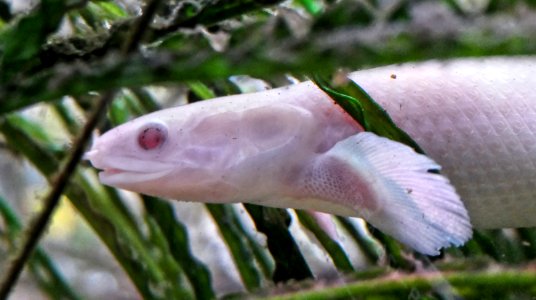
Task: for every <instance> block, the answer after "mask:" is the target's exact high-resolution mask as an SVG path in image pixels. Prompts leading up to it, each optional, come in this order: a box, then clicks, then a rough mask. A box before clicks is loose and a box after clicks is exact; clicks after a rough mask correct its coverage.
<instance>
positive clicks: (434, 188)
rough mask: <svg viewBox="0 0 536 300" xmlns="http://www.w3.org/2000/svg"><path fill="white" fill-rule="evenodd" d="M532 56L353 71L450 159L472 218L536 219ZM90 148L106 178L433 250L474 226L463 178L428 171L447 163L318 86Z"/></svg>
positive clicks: (122, 131)
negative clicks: (345, 219)
mask: <svg viewBox="0 0 536 300" xmlns="http://www.w3.org/2000/svg"><path fill="white" fill-rule="evenodd" d="M534 65H535V60H534V59H529V58H518V59H514V58H509V59H500V58H497V59H490V60H487V61H478V60H460V61H454V62H450V63H434V62H429V63H424V64H416V65H403V66H389V67H382V68H377V69H372V70H366V71H360V72H356V73H352V74H350V78H351V79H352V80H354V81H356V82H357V83H359V84H360V85H361V86H362V87H363V88H364V89H365V90H366V91H367V92H368V93H369V94H370V95H371V96H372V97H373V98H374V99H375V100H376V101H378V102H379V103H380V104H381V105H382V106H383V107H384V108H385V109H386V110H387V111H388V113H389V114H390V115H391V116H392V117H393V119H394V121H395V122H396V123H397V124H398V125H399V126H400V127H401V128H403V129H404V130H405V131H407V132H408V133H409V134H410V135H411V136H412V137H413V138H414V139H415V140H416V141H417V142H418V143H419V144H420V146H421V147H422V148H423V149H424V150H425V152H426V153H427V154H428V155H429V156H430V157H431V158H432V159H434V160H435V161H436V162H437V163H439V165H441V166H442V167H443V168H442V174H445V175H446V176H447V177H448V178H449V179H450V180H451V182H452V183H453V185H454V186H455V187H456V189H457V191H458V193H459V194H460V195H461V199H462V200H463V204H465V207H467V209H468V212H469V214H470V216H471V222H472V223H473V224H474V225H476V226H478V227H483V228H497V227H513V226H534V225H536V218H534V217H532V216H534V215H536V204H534V203H535V202H533V201H532V199H535V197H536V190H535V189H533V186H535V184H536V180H535V179H533V178H534V177H535V176H533V175H534V170H535V169H536V168H534V165H535V160H536V158H535V153H536V137H535V136H534V133H536V112H535V108H536V93H535V88H534V87H536V79H534V78H535V77H534V76H531V75H532V72H533V70H534V69H535V68H534V67H532V68H531V66H534ZM393 75H396V76H393ZM87 158H88V159H90V160H91V162H92V164H93V165H94V166H95V167H96V168H99V169H103V170H104V171H103V172H101V173H100V179H101V181H102V182H103V183H105V184H108V185H112V186H116V187H120V188H124V189H128V190H131V191H136V192H140V193H145V194H151V195H156V196H162V197H166V198H171V199H180V200H189V201H199V202H220V203H228V202H252V203H257V204H263V205H268V206H275V207H291V208H299V209H311V210H316V211H321V212H327V213H332V214H338V215H345V216H360V217H363V218H365V219H367V220H368V221H369V222H371V223H372V224H373V225H375V226H376V227H378V228H380V229H381V230H383V231H385V232H386V233H388V234H391V235H393V236H394V237H396V238H398V239H399V240H401V241H402V242H404V243H406V244H408V245H410V246H412V247H413V248H415V249H417V250H418V251H421V252H423V253H427V254H437V253H438V252H437V249H439V248H441V247H446V246H449V245H451V244H454V245H460V244H462V243H463V242H464V241H465V240H467V239H468V238H469V237H470V236H471V225H470V223H469V217H468V216H467V212H466V210H465V208H464V205H463V204H462V202H461V201H460V197H459V196H458V194H457V193H456V192H455V190H454V188H453V187H452V186H451V185H450V183H449V181H448V180H447V179H446V178H445V177H443V176H439V175H435V174H431V173H428V172H427V170H428V169H439V168H440V167H439V165H438V164H437V163H436V162H434V161H432V160H431V159H429V158H427V157H425V156H422V155H418V154H416V153H415V152H413V151H412V150H411V149H409V148H407V147H405V146H403V145H401V144H398V143H396V142H393V141H389V140H387V139H383V138H379V137H377V136H375V135H373V134H368V133H362V128H361V126H359V124H357V123H356V122H355V121H354V120H352V119H351V118H350V117H349V116H348V115H347V114H346V113H345V112H344V111H343V110H342V109H341V108H339V107H338V106H336V105H335V104H334V103H333V101H332V100H331V99H330V98H329V97H328V96H327V95H325V94H324V93H323V92H322V91H321V90H319V89H318V88H317V87H316V86H315V85H314V84H312V83H310V82H304V83H301V84H297V85H293V86H289V87H283V88H279V89H273V90H268V91H263V92H259V93H255V94H244V95H236V96H230V97H223V98H218V99H213V100H208V101H203V102H198V103H195V104H191V105H187V106H182V107H177V108H171V109H167V110H162V111H159V112H155V113H153V114H149V115H146V116H143V117H140V118H138V119H135V120H133V121H131V122H128V123H126V124H124V125H122V126H119V127H117V128H115V129H114V130H112V131H110V132H108V133H106V134H104V135H103V136H101V137H100V138H99V139H98V140H97V141H96V142H95V144H94V146H93V148H92V149H91V151H90V152H88V154H87Z"/></svg>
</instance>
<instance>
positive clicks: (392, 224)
mask: <svg viewBox="0 0 536 300" xmlns="http://www.w3.org/2000/svg"><path fill="white" fill-rule="evenodd" d="M324 156H325V157H323V160H324V163H323V164H321V165H323V167H324V168H332V170H328V171H326V172H324V173H326V174H329V173H331V174H341V173H342V174H346V179H345V180H346V181H348V180H352V181H353V182H355V186H358V187H360V191H359V193H361V197H362V198H363V199H361V200H360V201H358V202H357V203H356V205H353V207H354V208H355V209H357V210H360V211H358V212H357V213H358V214H359V215H360V216H362V217H363V218H364V219H365V220H367V221H368V222H369V223H370V224H372V225H373V226H375V227H376V228H378V229H380V230H382V231H383V232H385V233H386V234H389V235H391V236H393V237H394V238H396V239H398V240H399V241H401V242H402V243H404V244H406V245H408V246H410V247H412V248H413V249H415V250H417V251H419V252H421V253H424V254H428V255H437V254H439V249H441V248H443V247H448V246H450V245H454V246H460V245H462V244H463V243H465V242H466V241H467V240H468V239H469V238H470V237H471V235H472V229H471V224H470V221H469V216H468V214H467V211H466V209H465V207H464V205H463V203H462V201H461V200H460V197H459V196H458V194H457V193H456V191H455V189H454V187H453V186H452V185H451V184H450V182H449V180H448V179H447V178H446V177H445V176H443V175H440V174H437V173H433V172H430V170H439V169H440V166H439V165H438V164H437V163H436V162H434V161H433V160H432V159H430V158H429V157H427V156H425V155H422V154H418V153H416V152H415V151H414V150H413V149H412V148H410V147H408V146H406V145H404V144H401V143H398V142H395V141H392V140H389V139H387V138H384V137H379V136H377V135H375V134H373V133H370V132H362V133H359V134H357V135H354V136H351V137H349V138H347V139H345V140H343V141H340V142H338V143H337V144H336V145H335V146H334V147H333V148H332V149H330V150H329V151H328V152H327V153H326V154H324ZM339 194H341V193H339ZM337 201H340V202H341V203H338V204H344V205H349V204H350V205H351V202H350V203H349V202H348V199H338V200H335V201H334V202H337Z"/></svg>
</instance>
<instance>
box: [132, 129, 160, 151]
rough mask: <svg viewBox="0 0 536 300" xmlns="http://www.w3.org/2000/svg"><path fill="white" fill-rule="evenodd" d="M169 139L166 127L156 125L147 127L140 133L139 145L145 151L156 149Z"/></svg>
mask: <svg viewBox="0 0 536 300" xmlns="http://www.w3.org/2000/svg"><path fill="white" fill-rule="evenodd" d="M166 138H167V131H166V129H165V128H164V127H162V126H160V125H158V124H154V125H150V126H148V127H146V128H145V129H143V130H142V131H141V132H140V135H139V136H138V144H139V145H140V146H141V147H142V148H143V149H145V150H152V149H156V148H158V147H160V146H162V144H164V142H165V141H166Z"/></svg>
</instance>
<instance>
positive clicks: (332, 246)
mask: <svg viewBox="0 0 536 300" xmlns="http://www.w3.org/2000/svg"><path fill="white" fill-rule="evenodd" d="M296 214H297V215H298V218H299V220H300V223H302V225H303V226H304V227H305V228H307V229H308V230H309V231H311V232H312V233H313V234H314V235H315V237H316V239H317V240H318V241H319V242H320V244H322V247H324V249H326V251H327V252H328V254H329V256H330V257H331V259H332V260H333V263H334V264H335V266H336V267H337V269H339V270H340V271H343V272H351V271H353V270H354V267H353V266H352V263H351V262H350V259H349V258H348V255H347V254H346V252H344V249H343V248H342V247H341V245H340V244H339V243H338V242H337V241H335V240H333V239H331V237H330V236H329V235H328V234H327V233H326V232H325V231H324V230H323V229H322V228H321V227H320V226H319V225H318V223H317V222H316V221H315V220H314V218H313V217H312V216H311V215H310V214H309V213H308V212H305V211H302V210H296Z"/></svg>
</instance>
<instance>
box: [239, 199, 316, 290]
mask: <svg viewBox="0 0 536 300" xmlns="http://www.w3.org/2000/svg"><path fill="white" fill-rule="evenodd" d="M244 207H245V208H246V210H247V211H248V213H249V215H250V216H251V218H252V219H253V222H254V223H255V227H256V228H257V230H258V231H259V232H261V233H264V234H265V235H266V239H267V243H268V250H270V253H271V254H272V256H273V258H274V260H275V271H274V274H273V275H272V280H273V281H274V282H276V283H277V282H285V281H288V280H291V279H294V280H303V279H308V278H313V273H312V272H311V269H309V266H308V265H307V262H306V261H305V258H304V257H303V255H302V253H301V252H300V250H299V248H298V245H297V244H296V241H295V240H294V238H293V237H292V235H291V234H290V232H289V230H288V227H289V226H290V221H291V218H290V215H289V213H288V212H287V211H286V210H284V209H278V208H271V207H262V206H258V205H254V204H244Z"/></svg>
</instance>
